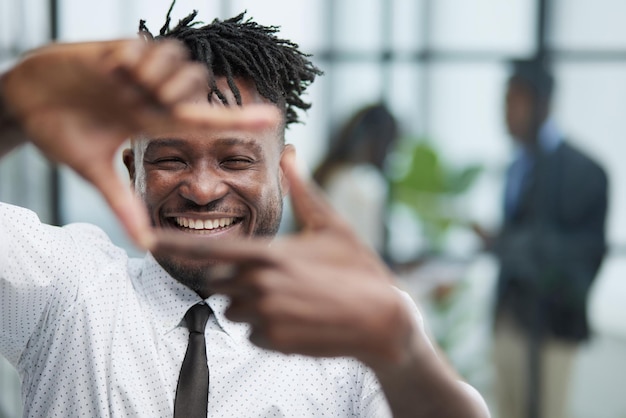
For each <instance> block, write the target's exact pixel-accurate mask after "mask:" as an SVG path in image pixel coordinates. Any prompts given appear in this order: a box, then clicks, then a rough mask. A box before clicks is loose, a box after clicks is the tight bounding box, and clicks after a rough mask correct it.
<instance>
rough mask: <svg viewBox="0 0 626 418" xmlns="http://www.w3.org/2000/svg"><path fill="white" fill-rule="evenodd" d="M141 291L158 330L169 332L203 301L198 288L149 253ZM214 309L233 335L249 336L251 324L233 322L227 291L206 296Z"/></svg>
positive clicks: (225, 329)
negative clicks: (191, 285)
mask: <svg viewBox="0 0 626 418" xmlns="http://www.w3.org/2000/svg"><path fill="white" fill-rule="evenodd" d="M138 281H139V284H140V291H141V292H142V293H143V294H144V295H145V298H146V300H147V302H148V306H149V309H150V311H151V313H152V317H153V319H154V324H155V328H156V330H157V332H158V333H159V334H160V335H165V334H167V333H168V332H170V331H172V330H173V329H174V328H176V327H178V326H179V325H181V324H182V320H183V318H184V317H185V313H187V310H188V309H189V308H191V307H192V306H193V305H195V304H197V303H199V302H201V301H202V298H201V297H200V296H198V294H197V293H196V292H194V291H193V290H191V289H190V288H188V287H187V286H185V285H184V284H182V283H180V282H179V281H178V280H176V279H174V278H173V277H172V276H170V275H169V273H167V272H166V271H165V270H164V269H163V267H161V265H160V264H159V263H158V262H157V261H156V260H155V259H154V257H153V256H152V254H150V253H148V254H146V256H145V257H144V259H143V265H142V268H141V273H140V275H139V277H138ZM206 303H207V305H209V307H210V308H211V309H212V310H213V313H214V315H215V320H216V322H217V324H218V326H219V327H220V328H221V329H222V330H223V331H224V332H225V333H226V334H228V335H229V336H230V337H231V338H233V339H237V340H240V339H247V337H248V335H249V334H250V327H249V326H248V324H243V323H237V322H232V321H230V320H228V319H227V318H226V315H225V312H226V309H227V308H228V305H229V304H230V299H229V298H228V297H227V296H224V295H211V296H209V297H208V298H207V299H206Z"/></svg>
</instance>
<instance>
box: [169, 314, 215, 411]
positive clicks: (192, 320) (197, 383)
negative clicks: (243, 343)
mask: <svg viewBox="0 0 626 418" xmlns="http://www.w3.org/2000/svg"><path fill="white" fill-rule="evenodd" d="M209 315H211V308H209V307H208V306H207V305H205V304H204V303H203V304H198V305H194V306H192V307H191V308H189V310H188V311H187V313H186V314H185V322H186V323H187V328H188V329H189V344H188V345H187V352H186V353H185V359H184V360H183V366H182V367H181V368H180V376H179V377H178V386H177V387H176V399H175V400H174V418H183V417H184V418H196V417H198V418H200V417H201V418H206V416H207V404H208V402H209V366H208V363H207V358H206V342H205V340H204V328H205V327H206V323H207V320H208V319H209Z"/></svg>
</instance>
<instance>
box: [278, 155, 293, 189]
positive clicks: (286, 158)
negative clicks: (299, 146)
mask: <svg viewBox="0 0 626 418" xmlns="http://www.w3.org/2000/svg"><path fill="white" fill-rule="evenodd" d="M295 159H296V147H294V146H293V145H292V144H287V145H285V147H284V148H283V151H282V152H281V153H280V167H279V169H278V176H279V180H280V191H281V192H282V195H283V196H287V195H288V194H289V182H288V181H287V178H286V177H285V164H286V163H288V162H292V161H294V160H295Z"/></svg>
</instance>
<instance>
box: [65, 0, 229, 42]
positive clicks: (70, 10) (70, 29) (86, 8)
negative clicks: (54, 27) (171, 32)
mask: <svg viewBox="0 0 626 418" xmlns="http://www.w3.org/2000/svg"><path fill="white" fill-rule="evenodd" d="M215 3H217V2H205V3H203V4H201V5H200V6H201V7H199V6H198V2H197V1H194V0H179V1H177V2H176V5H175V6H174V9H173V10H172V22H171V26H174V25H176V23H178V21H179V20H180V19H182V18H183V17H185V16H187V15H188V14H189V13H191V12H192V11H193V10H194V9H197V10H198V20H201V21H204V22H210V21H211V20H213V19H214V18H215V17H219V16H218V14H217V13H218V11H219V9H218V7H217V6H216V5H215ZM170 4H171V0H132V1H112V2H106V1H100V2H87V1H82V0H61V1H60V4H59V27H60V38H61V39H63V40H66V41H79V40H86V39H88V40H98V39H111V38H117V37H120V36H126V37H134V36H136V34H137V28H138V26H139V20H140V19H144V20H146V24H147V26H148V28H150V31H151V32H152V33H153V34H155V35H156V34H158V32H159V29H161V26H163V24H164V23H165V16H166V15H167V11H168V9H169V7H170Z"/></svg>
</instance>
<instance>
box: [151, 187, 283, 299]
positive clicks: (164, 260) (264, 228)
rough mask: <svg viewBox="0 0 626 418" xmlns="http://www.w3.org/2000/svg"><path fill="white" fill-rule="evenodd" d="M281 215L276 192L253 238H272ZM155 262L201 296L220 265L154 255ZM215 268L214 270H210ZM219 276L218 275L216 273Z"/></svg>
mask: <svg viewBox="0 0 626 418" xmlns="http://www.w3.org/2000/svg"><path fill="white" fill-rule="evenodd" d="M282 213H283V200H282V196H281V193H280V192H278V193H277V194H275V195H274V196H273V197H271V198H270V199H269V202H268V205H267V206H266V207H265V210H263V211H262V214H261V211H260V214H259V217H258V218H257V225H256V227H255V229H254V231H253V232H252V236H253V237H254V238H273V237H275V236H276V234H277V233H278V229H279V227H280V221H281V219H282ZM154 258H155V259H156V260H157V262H158V263H159V264H160V265H161V267H163V269H164V270H165V271H167V272H168V273H169V274H170V276H172V277H173V278H174V279H176V280H177V281H179V282H180V283H182V284H184V285H185V286H187V287H189V288H190V289H191V290H193V291H195V292H196V293H199V294H202V293H203V290H204V289H206V286H207V283H209V282H210V281H211V280H213V279H216V278H223V277H216V273H217V272H219V271H221V269H219V267H218V266H220V265H221V264H220V263H219V262H217V261H214V260H206V261H205V262H203V263H202V265H201V266H196V265H193V264H191V263H186V262H185V261H184V260H176V259H172V258H170V257H168V256H167V255H159V254H154ZM213 266H215V268H212V267H213ZM217 274H218V275H219V273H217Z"/></svg>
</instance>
